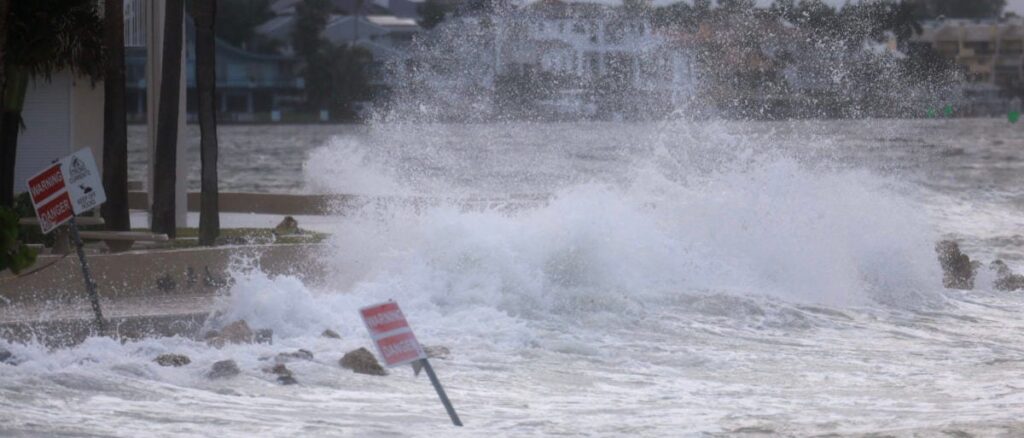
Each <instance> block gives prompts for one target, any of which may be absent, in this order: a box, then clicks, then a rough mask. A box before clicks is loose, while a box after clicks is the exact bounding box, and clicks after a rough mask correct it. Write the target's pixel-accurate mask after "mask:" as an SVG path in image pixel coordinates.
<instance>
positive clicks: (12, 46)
mask: <svg viewBox="0 0 1024 438" xmlns="http://www.w3.org/2000/svg"><path fill="white" fill-rule="evenodd" d="M7 3H8V4H9V5H8V6H9V8H10V10H9V12H8V14H7V15H6V16H5V18H6V24H7V26H6V28H7V32H6V35H5V36H6V38H7V41H6V44H4V46H3V52H4V57H3V69H4V74H3V76H4V81H3V90H2V94H3V98H2V108H0V109H2V114H0V205H12V204H13V202H14V163H15V161H16V158H17V151H18V134H19V131H20V129H21V127H22V119H21V111H22V109H23V108H24V104H25V93H26V92H27V91H28V83H29V80H30V79H32V78H45V79H48V78H49V77H50V76H52V75H53V74H54V73H57V72H59V71H62V70H66V69H70V70H71V72H72V73H73V74H75V75H79V76H87V77H89V78H92V79H93V80H97V79H100V78H101V77H102V76H103V65H104V55H105V54H104V51H103V22H102V20H100V17H99V14H98V13H97V10H96V2H95V1H93V0H31V1H9V0H8V2H7Z"/></svg>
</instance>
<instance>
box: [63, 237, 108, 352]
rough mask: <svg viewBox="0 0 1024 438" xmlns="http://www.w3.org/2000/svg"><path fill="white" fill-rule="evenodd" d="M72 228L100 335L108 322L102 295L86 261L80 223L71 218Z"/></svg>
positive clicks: (104, 330) (72, 238)
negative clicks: (105, 317)
mask: <svg viewBox="0 0 1024 438" xmlns="http://www.w3.org/2000/svg"><path fill="white" fill-rule="evenodd" d="M68 226H69V227H70V228H71V240H73V241H74V243H75V251H76V252H78V261H80V262H82V276H83V277H85V290H86V291H87V292H88V293H89V302H90V303H91V304H92V313H93V314H94V315H95V316H96V330H98V331H99V333H100V334H103V333H106V331H107V322H106V321H105V320H104V319H103V309H101V308H100V295H99V293H97V292H96V282H95V281H93V279H92V272H91V271H89V263H88V262H86V261H85V249H84V248H83V246H84V245H83V244H82V236H80V235H79V234H78V223H77V222H75V218H74V217H72V218H71V222H70V223H69V224H68Z"/></svg>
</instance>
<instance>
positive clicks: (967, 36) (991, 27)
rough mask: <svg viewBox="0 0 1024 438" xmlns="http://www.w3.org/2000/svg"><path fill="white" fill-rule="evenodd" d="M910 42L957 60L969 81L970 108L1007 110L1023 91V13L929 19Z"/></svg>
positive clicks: (981, 111)
mask: <svg viewBox="0 0 1024 438" xmlns="http://www.w3.org/2000/svg"><path fill="white" fill-rule="evenodd" d="M923 28H924V32H922V33H921V34H920V35H916V36H914V37H913V38H912V39H911V44H917V45H922V46H927V47H929V48H931V49H932V50H934V51H935V52H936V53H938V54H940V55H941V56H944V57H946V58H948V59H951V60H953V61H954V62H956V64H957V65H959V66H960V68H961V70H962V73H963V77H964V80H965V82H966V84H965V86H964V97H965V105H966V108H965V111H967V112H968V113H970V114H993V115H994V114H1004V113H1005V111H1006V110H1007V108H1008V107H1009V105H1010V102H1011V101H1012V100H1013V99H1014V98H1018V99H1019V98H1020V97H1022V96H1024V18H1019V17H1012V18H1005V19H1001V20H966V19H943V20H936V21H930V22H927V23H924V25H923Z"/></svg>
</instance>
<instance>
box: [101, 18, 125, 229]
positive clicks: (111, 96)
mask: <svg viewBox="0 0 1024 438" xmlns="http://www.w3.org/2000/svg"><path fill="white" fill-rule="evenodd" d="M103 21H104V24H103V30H104V34H103V45H104V46H105V47H106V50H107V62H106V66H105V67H106V68H105V69H104V80H103V189H104V190H105V191H106V192H107V202H106V203H105V204H103V207H102V209H101V210H102V212H103V220H104V221H106V223H107V228H108V229H111V230H117V231H127V230H129V229H131V221H130V219H129V216H128V125H127V121H126V119H125V90H124V87H125V84H124V81H125V79H124V1H123V0H106V2H105V3H104V11H103Z"/></svg>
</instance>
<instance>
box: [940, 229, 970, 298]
mask: <svg viewBox="0 0 1024 438" xmlns="http://www.w3.org/2000/svg"><path fill="white" fill-rule="evenodd" d="M935 252H936V253H938V255H939V265H940V266H942V273H943V275H942V284H943V285H944V286H946V287H947V288H950V289H963V290H971V289H974V276H975V274H977V272H978V267H979V266H980V264H979V263H978V262H972V261H971V258H970V257H967V254H964V253H962V252H960V245H958V244H957V243H956V242H954V241H952V240H943V241H941V242H939V243H937V244H936V245H935Z"/></svg>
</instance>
